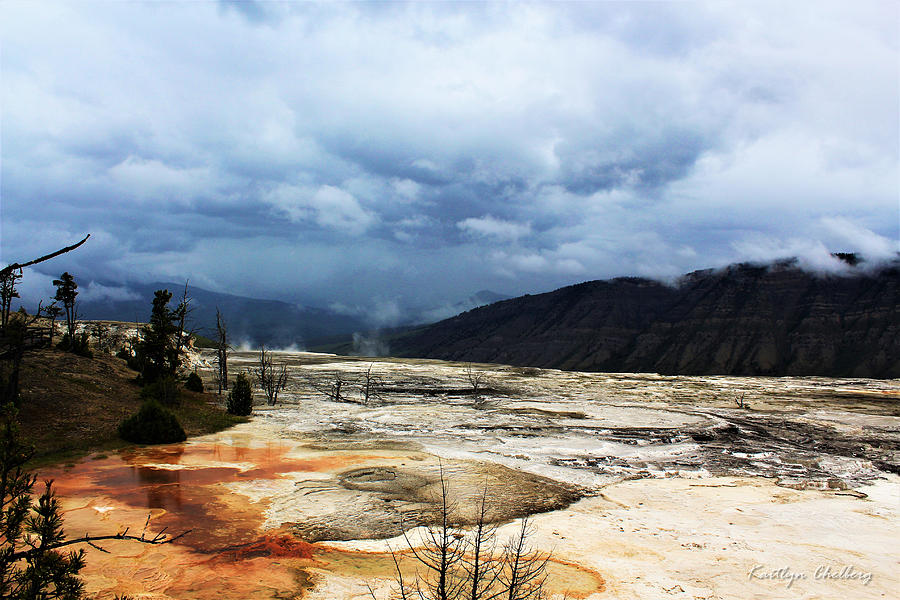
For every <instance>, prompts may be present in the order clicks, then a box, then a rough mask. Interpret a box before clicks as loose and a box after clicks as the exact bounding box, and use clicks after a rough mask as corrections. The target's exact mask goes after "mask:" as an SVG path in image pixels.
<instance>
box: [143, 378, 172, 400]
mask: <svg viewBox="0 0 900 600" xmlns="http://www.w3.org/2000/svg"><path fill="white" fill-rule="evenodd" d="M141 398H143V399H144V400H155V401H157V402H159V403H160V404H162V405H163V406H178V405H179V404H180V403H181V398H180V397H179V395H178V383H177V382H176V381H175V378H174V377H162V378H160V379H157V380H156V381H154V382H153V383H151V384H150V385H148V386H146V387H144V388H143V389H142V390H141Z"/></svg>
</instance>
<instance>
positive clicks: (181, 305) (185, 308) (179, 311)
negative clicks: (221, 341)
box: [175, 281, 196, 356]
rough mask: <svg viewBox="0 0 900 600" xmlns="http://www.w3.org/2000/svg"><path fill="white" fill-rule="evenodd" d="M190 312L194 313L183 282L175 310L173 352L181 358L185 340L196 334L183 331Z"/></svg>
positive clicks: (186, 283)
mask: <svg viewBox="0 0 900 600" xmlns="http://www.w3.org/2000/svg"><path fill="white" fill-rule="evenodd" d="M192 312H194V307H193V306H191V297H190V295H189V294H188V282H187V281H185V282H184V291H183V292H182V294H181V300H180V301H179V302H178V307H177V308H176V309H175V320H176V326H177V328H178V331H177V332H176V334H175V336H176V337H175V352H176V353H177V356H181V352H182V351H183V350H184V345H185V342H186V340H187V339H188V338H190V337H191V336H192V335H193V334H194V333H196V331H195V330H193V329H185V327H186V326H187V324H188V322H189V321H188V318H189V317H190V315H191V313H192Z"/></svg>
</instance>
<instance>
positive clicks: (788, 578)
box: [747, 565, 872, 587]
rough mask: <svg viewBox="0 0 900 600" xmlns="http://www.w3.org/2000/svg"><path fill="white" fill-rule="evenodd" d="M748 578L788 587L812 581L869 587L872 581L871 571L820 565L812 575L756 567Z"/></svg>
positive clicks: (760, 566)
mask: <svg viewBox="0 0 900 600" xmlns="http://www.w3.org/2000/svg"><path fill="white" fill-rule="evenodd" d="M747 576H748V578H749V579H757V580H766V581H780V582H783V583H784V584H785V585H786V586H787V587H791V586H792V585H794V582H797V581H805V580H810V579H812V580H815V581H858V582H859V583H861V584H863V585H869V582H870V581H872V573H871V571H859V570H857V569H856V568H854V567H853V566H852V565H845V566H831V565H820V566H818V567H816V570H815V571H813V572H812V573H801V572H799V571H794V570H792V569H791V568H790V567H779V568H777V569H772V568H769V567H766V566H764V565H754V566H753V568H752V569H750V572H749V573H748V575H747Z"/></svg>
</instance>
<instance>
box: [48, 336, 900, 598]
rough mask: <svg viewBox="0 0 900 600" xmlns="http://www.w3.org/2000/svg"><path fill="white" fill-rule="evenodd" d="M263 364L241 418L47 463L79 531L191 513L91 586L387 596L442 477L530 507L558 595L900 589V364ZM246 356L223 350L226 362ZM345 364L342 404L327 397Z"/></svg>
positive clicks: (147, 592)
mask: <svg viewBox="0 0 900 600" xmlns="http://www.w3.org/2000/svg"><path fill="white" fill-rule="evenodd" d="M275 358H276V361H284V362H287V363H288V364H289V365H290V370H291V375H292V379H291V381H290V384H289V386H288V388H287V390H285V391H284V392H283V393H282V395H281V396H280V401H279V403H278V405H277V406H275V407H271V408H270V407H267V406H265V405H260V406H257V409H256V412H255V413H254V418H253V420H252V422H250V423H247V424H243V425H240V426H237V427H235V428H233V429H231V430H228V431H226V432H223V433H220V434H216V435H212V436H207V437H204V438H198V439H194V440H190V441H189V442H188V443H186V444H181V445H176V446H168V447H162V448H153V449H136V450H132V451H128V452H123V453H121V454H118V455H113V456H108V457H91V458H89V459H88V460H85V461H82V462H80V463H78V464H77V465H75V466H74V467H71V468H68V469H59V470H57V471H55V472H53V473H47V475H49V476H53V477H55V478H56V480H57V483H58V486H59V490H60V494H61V496H62V497H63V501H64V506H65V507H66V509H67V514H66V522H67V526H68V529H69V531H70V532H71V533H73V534H74V533H79V532H81V531H83V530H90V531H91V532H92V533H108V532H109V531H107V530H120V529H121V528H122V527H125V526H131V527H133V528H134V527H140V526H142V525H143V522H144V520H145V519H146V514H147V511H148V510H149V511H150V513H151V520H150V528H151V529H155V530H158V529H160V528H162V527H169V528H170V530H174V531H180V530H184V529H188V528H192V529H193V531H192V533H191V534H189V535H188V536H185V538H183V539H182V540H180V541H179V542H177V543H175V544H171V545H168V546H161V547H150V548H147V547H135V546H134V545H129V544H127V543H125V542H115V543H114V544H111V545H109V546H107V547H106V548H107V550H110V551H111V553H110V554H102V553H100V552H97V551H95V550H89V557H88V565H89V566H88V568H87V569H86V571H85V575H86V580H87V582H88V589H89V591H91V592H93V593H96V594H98V595H99V596H100V597H104V598H107V597H108V598H112V597H113V594H115V593H119V594H122V593H127V594H128V595H130V596H132V597H135V598H153V599H160V600H162V599H168V598H251V597H252V598H295V597H296V598H309V599H313V598H316V599H339V598H347V599H351V598H353V599H362V598H371V596H370V593H369V590H368V589H367V587H366V585H367V584H368V585H370V586H371V587H372V590H373V591H374V593H375V595H376V597H377V598H379V599H381V598H386V597H388V593H389V589H390V587H391V584H392V580H393V563H392V561H391V559H390V554H389V549H394V550H403V549H404V548H405V541H404V538H403V537H402V532H403V530H404V529H406V530H407V531H408V532H409V535H410V539H411V540H413V541H414V540H415V539H416V527H417V526H420V525H423V524H425V523H427V522H428V519H429V515H430V514H431V509H432V508H433V499H434V489H435V485H436V483H437V482H438V480H439V474H440V472H441V471H443V473H444V475H445V477H446V478H447V480H448V481H449V482H450V486H451V491H452V493H453V495H454V499H455V500H456V501H457V504H458V506H459V507H460V511H461V517H460V518H461V519H463V520H464V521H465V520H466V519H467V518H469V515H467V513H466V508H467V507H468V506H470V505H471V501H472V499H473V498H475V497H476V496H477V495H478V494H479V493H480V490H481V489H482V488H483V487H485V486H487V488H488V490H489V493H490V496H491V498H492V504H493V507H494V512H493V516H494V518H495V519H496V520H497V521H499V522H502V523H504V525H503V527H502V528H501V534H502V533H504V532H511V531H512V530H513V529H514V528H515V527H516V525H517V523H518V519H520V518H522V517H524V516H526V515H534V516H533V517H532V518H533V525H534V534H533V536H532V540H533V541H534V543H535V544H536V545H537V546H538V547H539V548H540V549H542V550H544V551H547V552H551V553H552V564H551V569H550V577H551V580H550V582H549V585H548V588H549V591H550V592H551V594H555V597H557V598H562V597H563V595H564V594H566V593H567V594H568V597H569V598H591V599H603V598H623V599H625V598H628V599H631V598H641V599H648V600H650V599H653V600H655V599H659V598H690V599H700V598H703V599H713V598H720V599H725V598H728V599H731V598H759V599H762V598H823V599H824V598H834V597H848V598H851V597H852V598H887V597H890V596H891V594H893V593H894V591H895V590H896V589H898V588H900V580H898V577H897V575H896V573H897V572H898V568H897V567H898V554H897V546H896V540H897V539H898V533H900V531H898V527H897V516H898V515H897V513H898V510H900V477H898V476H897V474H896V472H897V469H898V463H900V456H898V451H900V432H898V425H900V386H898V382H897V381H876V380H834V379H826V378H779V379H768V378H741V377H662V376H657V375H641V374H638V375H634V374H595V373H575V372H561V371H550V370H539V369H528V368H513V367H504V366H498V365H470V366H467V365H460V364H454V363H444V362H439V361H424V360H422V361H413V360H394V359H362V358H347V357H337V356H331V355H321V354H309V353H296V352H291V353H288V352H285V353H275ZM209 359H210V357H208V356H205V355H204V356H203V357H202V359H201V368H200V372H201V373H202V374H203V375H204V378H205V379H206V380H207V381H208V382H209V381H210V380H211V373H212V369H211V366H210V365H209V364H208V363H206V364H205V365H204V364H203V363H202V361H204V360H209ZM254 360H255V355H254V354H253V353H236V354H234V355H233V360H232V363H231V370H232V372H233V373H234V372H237V371H239V370H241V369H243V368H246V369H249V368H251V367H252V366H253V362H254ZM369 369H371V374H372V375H373V376H374V377H375V383H374V385H373V386H372V393H371V394H370V397H369V402H368V403H367V404H362V403H360V402H361V399H362V395H361V391H360V387H359V384H358V382H359V381H360V378H361V377H362V375H363V374H364V373H365V372H366V371H367V370H369ZM473 376H475V377H476V378H477V379H478V380H479V383H480V389H478V390H477V391H476V390H474V389H473V386H472V383H471V380H472V377H473ZM338 379H340V380H341V381H342V393H343V394H344V395H345V396H346V399H347V400H349V401H350V402H335V401H333V400H331V399H329V398H328V397H327V394H328V392H329V391H330V390H332V388H333V385H334V383H335V381H337V380H338ZM260 401H261V396H260ZM101 530H102V531H101Z"/></svg>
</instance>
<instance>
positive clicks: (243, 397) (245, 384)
mask: <svg viewBox="0 0 900 600" xmlns="http://www.w3.org/2000/svg"><path fill="white" fill-rule="evenodd" d="M226 405H227V408H228V412H230V413H231V414H233V415H239V416H242V417H245V416H247V415H249V414H250V413H251V412H253V390H251V389H250V380H249V379H247V376H246V375H244V374H243V373H240V374H238V376H237V378H235V380H234V386H233V387H232V388H231V392H230V393H229V394H228V401H227V403H226Z"/></svg>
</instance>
